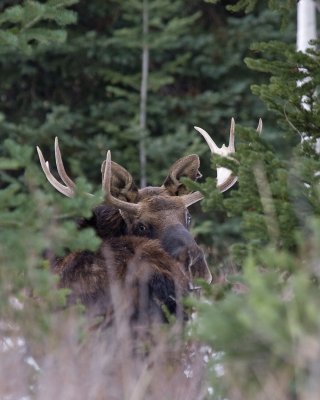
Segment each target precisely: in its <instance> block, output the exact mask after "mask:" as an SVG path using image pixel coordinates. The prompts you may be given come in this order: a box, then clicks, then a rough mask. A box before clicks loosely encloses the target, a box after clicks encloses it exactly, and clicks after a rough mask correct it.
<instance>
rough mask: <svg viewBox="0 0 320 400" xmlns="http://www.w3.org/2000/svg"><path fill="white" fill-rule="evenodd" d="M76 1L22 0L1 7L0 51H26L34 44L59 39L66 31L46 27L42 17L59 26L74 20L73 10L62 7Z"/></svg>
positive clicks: (60, 39) (61, 38)
mask: <svg viewBox="0 0 320 400" xmlns="http://www.w3.org/2000/svg"><path fill="white" fill-rule="evenodd" d="M77 2H78V0H52V1H47V2H46V3H40V2H38V1H34V0H26V1H24V2H23V3H22V5H15V6H11V7H7V8H5V9H4V11H3V12H2V14H1V15H0V51H1V53H2V52H8V51H9V50H12V49H15V50H19V51H23V52H25V53H30V52H31V51H32V49H33V48H34V46H35V45H37V46H49V45H52V44H54V43H63V42H64V41H65V39H66V31H64V30H63V29H57V28H56V27H54V28H53V27H52V28H48V26H44V21H45V22H47V21H50V22H52V23H53V24H57V25H59V26H66V25H69V24H72V23H75V22H76V14H75V12H74V11H71V10H68V9H66V7H68V6H71V5H73V4H75V3H77Z"/></svg>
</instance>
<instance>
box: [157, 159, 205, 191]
mask: <svg viewBox="0 0 320 400" xmlns="http://www.w3.org/2000/svg"><path fill="white" fill-rule="evenodd" d="M199 167H200V160H199V157H198V156H197V155H196V154H191V155H189V156H185V157H182V158H180V159H179V160H177V161H176V162H175V163H174V164H173V165H172V166H171V168H170V170H169V174H168V176H167V177H166V179H165V181H164V183H163V185H162V186H163V187H165V188H166V189H167V191H168V192H169V194H170V195H171V196H180V195H183V194H187V193H189V192H190V190H188V189H187V188H186V186H185V185H184V184H183V183H182V182H180V179H181V178H189V179H191V180H193V181H196V180H197V179H199V178H201V176H202V175H201V173H200V171H199Z"/></svg>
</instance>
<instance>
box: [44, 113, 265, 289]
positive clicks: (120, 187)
mask: <svg viewBox="0 0 320 400" xmlns="http://www.w3.org/2000/svg"><path fill="white" fill-rule="evenodd" d="M261 128H262V124H261V120H260V121H259V125H258V129H257V130H258V131H259V132H261ZM195 129H196V130H197V131H198V132H199V133H200V134H201V135H202V136H203V137H204V139H205V140H206V142H207V144H208V146H209V148H210V150H211V153H213V154H218V155H220V156H224V157H229V156H230V155H232V154H233V153H234V152H235V147H234V131H235V123H234V119H232V120H231V127H230V138H229V145H228V146H225V145H223V146H222V147H221V148H219V147H218V146H217V145H216V144H215V142H214V141H213V140H212V139H211V137H210V136H209V134H208V133H207V132H206V131H204V130H203V129H201V128H198V127H195ZM37 151H38V155H39V159H40V163H41V166H42V169H43V171H44V173H45V175H46V177H47V179H48V181H49V182H50V183H51V185H52V186H53V187H54V188H55V189H56V190H58V191H59V192H61V193H62V194H63V195H65V196H67V197H73V196H74V195H75V193H76V185H75V183H74V182H73V181H72V180H71V179H70V177H69V176H68V175H67V173H66V171H65V168H64V165H63V162H62V157H61V152H60V148H59V143H58V139H57V138H56V140H55V159H56V165H57V170H58V173H59V175H60V178H61V180H62V181H63V183H64V184H62V183H61V182H59V181H58V180H57V179H56V178H55V177H54V176H53V175H52V173H51V172H50V168H49V163H48V162H46V161H45V159H44V157H43V155H42V152H41V150H40V149H39V148H38V147H37ZM199 167H200V161H199V157H198V156H197V155H196V154H191V155H188V156H186V157H183V158H180V159H179V160H177V161H176V162H175V163H174V164H173V165H172V166H171V168H170V170H169V173H168V175H167V177H166V179H165V180H164V182H163V184H162V185H161V186H158V187H146V188H141V189H138V187H137V186H136V184H135V183H134V180H133V178H132V176H131V174H130V173H129V172H128V171H127V170H126V169H125V168H123V167H122V166H120V165H118V164H117V163H115V162H113V161H111V153H110V151H108V153H107V157H106V160H105V161H104V162H103V164H102V167H101V172H102V188H103V193H104V203H103V205H102V206H99V207H98V208H97V209H96V210H93V212H94V214H95V218H94V221H95V223H94V227H95V228H96V230H97V232H98V234H100V236H101V237H102V238H103V240H104V242H105V243H106V244H107V245H108V249H109V250H111V251H112V246H113V245H112V243H114V241H113V242H112V240H111V239H112V237H119V236H120V237H126V238H128V237H130V238H136V237H138V238H140V241H139V243H140V244H141V243H142V242H143V238H145V239H146V240H149V241H150V240H151V241H157V243H158V244H159V246H160V250H161V251H162V252H164V254H167V255H169V256H170V257H171V258H172V259H173V260H174V262H172V265H175V267H174V268H178V267H177V265H178V266H180V267H181V270H182V272H183V279H186V281H187V282H188V285H189V289H194V284H193V282H194V280H195V279H197V278H201V279H204V280H205V281H207V282H209V283H210V282H211V280H212V276H211V273H210V270H209V268H208V265H207V262H206V259H205V256H204V253H203V251H202V249H201V248H200V247H199V246H198V244H197V243H196V241H195V239H194V238H193V236H192V235H191V233H190V231H189V227H190V221H191V217H190V214H189V211H188V208H189V207H190V206H191V205H192V204H194V203H196V202H198V201H200V200H202V199H203V194H202V193H201V192H199V191H196V192H191V193H190V192H189V190H188V189H187V188H186V186H185V185H184V184H183V183H182V181H181V178H184V177H187V178H189V179H191V180H193V181H196V180H197V179H198V178H199V177H201V174H200V172H199ZM236 181H237V177H236V176H234V175H233V174H232V172H231V171H230V170H229V169H226V168H222V167H219V168H217V188H218V189H219V190H220V191H221V192H224V191H226V190H228V189H229V188H231V187H232V186H233V185H234V184H235V183H236ZM110 213H111V214H112V218H110ZM105 224H109V226H108V229H107V231H108V233H107V234H105V233H103V232H104V230H103V229H101V226H102V227H103V226H104V225H105ZM110 230H111V233H110ZM112 230H113V231H112ZM141 240H142V242H141ZM121 243H123V242H121ZM140 244H139V245H140ZM121 245H122V244H120V246H121ZM126 262H127V263H128V262H129V261H126ZM152 262H153V263H154V261H152ZM159 262H160V260H159Z"/></svg>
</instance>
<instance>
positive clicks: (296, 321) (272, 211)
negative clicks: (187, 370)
mask: <svg viewBox="0 0 320 400" xmlns="http://www.w3.org/2000/svg"><path fill="white" fill-rule="evenodd" d="M249 3H250V4H251V5H254V4H255V2H238V5H239V6H240V5H241V6H244V5H245V4H246V5H249ZM272 4H274V5H276V3H272ZM277 4H278V3H277ZM279 4H280V3H279ZM279 4H278V5H279ZM252 49H253V50H254V52H255V57H254V58H253V57H251V58H247V59H246V63H247V65H248V66H249V67H250V68H251V69H253V70H259V71H263V72H264V73H266V74H267V76H268V79H269V81H268V83H265V84H262V85H253V86H252V90H253V92H254V93H255V94H256V95H259V96H260V97H261V98H262V100H263V101H264V102H265V103H266V105H267V107H268V109H269V111H270V113H272V115H273V116H274V118H275V119H276V120H277V122H278V128H277V135H278V138H279V141H280V136H282V141H286V142H287V144H289V147H287V149H288V151H287V152H286V153H283V152H281V149H279V148H277V147H275V148H272V147H271V146H270V145H267V143H266V141H265V138H264V135H265V134H264V133H262V136H261V137H260V136H258V135H257V133H256V132H255V131H254V130H252V129H251V130H250V129H247V128H242V127H239V128H238V131H236V134H237V135H238V137H239V141H240V143H238V147H237V145H236V149H237V153H236V155H235V159H236V161H232V160H231V161H229V162H224V161H223V160H215V163H218V164H219V165H223V164H224V165H226V166H227V165H228V166H229V167H231V168H232V169H234V171H235V172H236V173H238V176H239V184H238V185H239V186H238V190H236V191H234V192H233V193H232V194H230V195H229V196H228V197H226V198H225V199H222V198H221V196H220V197H219V201H222V203H223V207H224V209H225V210H226V211H227V212H228V214H229V215H230V216H231V217H232V216H237V218H238V221H239V224H240V236H241V238H242V241H241V240H239V241H238V242H237V244H236V245H235V246H234V247H233V257H234V260H235V261H236V262H237V265H238V268H236V269H234V270H233V274H230V275H229V276H228V277H226V278H225V280H224V281H223V282H222V283H221V282H220V284H217V285H214V286H213V288H212V289H211V290H209V297H208V298H207V299H206V302H200V304H198V310H199V320H198V321H197V324H196V325H195V330H196V332H197V333H198V335H199V336H200V337H201V338H202V339H204V340H205V341H206V342H207V343H208V344H210V346H212V348H213V351H214V354H215V355H214V357H213V358H212V363H211V366H210V376H211V378H212V382H213V388H214V397H213V398H220V397H219V396H221V398H224V397H228V398H246V399H256V398H279V399H291V398H301V399H315V398H317V396H318V391H319V371H318V366H319V360H320V353H319V340H318V338H319V329H320V318H319V315H318V312H317V310H318V308H319V305H320V304H319V298H320V297H319V268H318V265H319V256H320V254H319V246H318V239H319V233H320V225H319V173H318V171H319V168H320V164H319V162H320V159H319V154H318V153H317V151H316V150H317V149H316V146H315V144H316V139H317V138H318V137H319V128H320V120H319V97H318V92H317V88H318V83H319V68H318V67H317V66H318V65H319V51H318V49H316V48H313V49H310V50H309V51H308V52H307V53H306V54H303V53H300V52H296V49H295V43H294V42H293V43H292V45H291V46H288V44H285V43H283V42H282V41H271V42H264V43H255V44H253V45H252ZM305 77H308V79H307V80H304V82H305V83H304V84H303V85H300V86H297V82H298V81H303V79H304V78H305ZM302 99H304V100H305V101H307V102H308V104H309V106H310V107H308V108H306V107H304V106H303V102H302ZM303 134H304V135H307V136H308V138H309V140H307V141H305V140H304V141H301V137H302V136H303ZM209 185H210V182H207V183H206V184H205V185H204V186H203V187H202V190H204V192H205V193H207V200H206V206H207V207H208V208H209V209H210V207H215V206H216V204H217V196H218V194H216V193H215V192H214V191H212V189H210V186H209ZM200 188H201V186H200ZM208 299H210V300H211V301H210V302H209V301H208ZM217 367H219V371H221V369H223V373H222V374H217Z"/></svg>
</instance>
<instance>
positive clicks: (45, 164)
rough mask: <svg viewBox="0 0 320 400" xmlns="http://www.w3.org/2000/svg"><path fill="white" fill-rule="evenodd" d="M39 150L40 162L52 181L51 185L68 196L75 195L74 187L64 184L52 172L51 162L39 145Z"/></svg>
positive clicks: (47, 176)
mask: <svg viewBox="0 0 320 400" xmlns="http://www.w3.org/2000/svg"><path fill="white" fill-rule="evenodd" d="M37 152H38V156H39V160H40V164H41V168H42V170H43V172H44V174H45V176H46V178H47V179H48V181H49V182H50V183H51V185H52V186H53V187H54V188H55V189H57V190H58V192H60V193H62V194H63V195H65V196H67V197H73V196H74V188H70V187H68V186H64V185H62V183H60V182H59V181H58V180H57V179H56V178H55V177H54V176H53V175H52V173H51V172H50V166H49V162H48V161H45V159H44V157H43V154H42V151H41V150H40V148H39V147H38V146H37Z"/></svg>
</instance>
